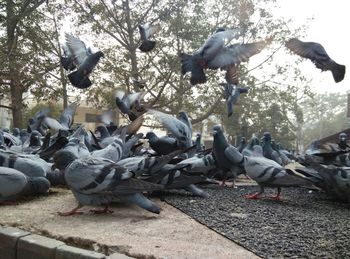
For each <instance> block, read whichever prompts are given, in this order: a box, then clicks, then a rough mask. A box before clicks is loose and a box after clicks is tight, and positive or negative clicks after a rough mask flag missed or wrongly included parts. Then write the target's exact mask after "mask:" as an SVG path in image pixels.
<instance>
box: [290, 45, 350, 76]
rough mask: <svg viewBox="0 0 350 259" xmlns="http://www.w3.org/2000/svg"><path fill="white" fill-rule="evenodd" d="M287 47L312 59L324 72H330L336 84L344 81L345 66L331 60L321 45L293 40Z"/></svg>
mask: <svg viewBox="0 0 350 259" xmlns="http://www.w3.org/2000/svg"><path fill="white" fill-rule="evenodd" d="M286 47H287V48H288V49H290V50H291V51H292V52H293V53H295V54H297V55H299V56H301V57H303V58H308V59H310V60H311V61H312V62H313V63H314V64H315V66H316V67H317V68H319V69H321V70H322V71H327V70H330V71H331V72H332V75H333V78H334V81H335V82H336V83H338V82H340V81H342V80H343V79H344V76H345V66H344V65H339V64H337V63H336V62H335V61H334V60H333V59H331V58H330V57H329V56H328V54H327V52H326V50H325V49H324V47H323V46H322V45H321V44H319V43H316V42H303V41H301V40H298V39H296V38H292V39H290V40H288V41H287V42H286Z"/></svg>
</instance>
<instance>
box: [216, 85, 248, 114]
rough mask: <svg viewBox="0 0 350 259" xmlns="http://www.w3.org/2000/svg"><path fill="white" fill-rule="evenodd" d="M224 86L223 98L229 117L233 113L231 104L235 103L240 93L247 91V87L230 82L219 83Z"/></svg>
mask: <svg viewBox="0 0 350 259" xmlns="http://www.w3.org/2000/svg"><path fill="white" fill-rule="evenodd" d="M220 85H223V86H224V87H225V91H224V93H225V99H226V103H227V115H228V117H230V116H231V115H232V114H233V105H235V104H236V103H237V101H238V98H239V96H240V95H241V94H244V93H247V92H248V88H244V87H238V86H236V85H232V84H227V83H225V84H222V83H221V84H220Z"/></svg>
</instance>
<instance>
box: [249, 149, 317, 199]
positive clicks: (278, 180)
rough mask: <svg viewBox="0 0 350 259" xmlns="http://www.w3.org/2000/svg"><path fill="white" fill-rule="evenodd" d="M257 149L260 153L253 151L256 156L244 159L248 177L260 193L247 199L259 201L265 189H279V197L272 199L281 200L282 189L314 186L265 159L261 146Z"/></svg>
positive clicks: (307, 180) (303, 178) (304, 178)
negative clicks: (256, 184) (255, 183)
mask: <svg viewBox="0 0 350 259" xmlns="http://www.w3.org/2000/svg"><path fill="white" fill-rule="evenodd" d="M256 148H258V149H259V151H258V152H257V151H255V152H254V151H253V153H254V154H255V155H252V156H245V157H244V169H245V171H246V173H247V175H248V176H249V177H250V178H251V179H253V180H254V181H256V182H257V183H258V185H259V187H260V190H259V192H258V193H255V194H252V195H247V196H246V198H247V199H258V198H259V197H260V195H261V194H262V193H263V192H264V188H265V187H277V190H278V191H277V195H275V196H272V197H271V198H273V199H276V200H279V199H280V194H281V188H282V187H299V186H305V187H307V186H312V182H311V181H310V180H309V179H307V178H306V177H302V176H300V175H298V174H296V173H294V172H293V171H292V170H290V169H286V168H284V167H282V166H281V165H280V164H278V163H276V162H275V161H273V160H271V159H267V158H265V157H263V156H262V150H261V146H256Z"/></svg>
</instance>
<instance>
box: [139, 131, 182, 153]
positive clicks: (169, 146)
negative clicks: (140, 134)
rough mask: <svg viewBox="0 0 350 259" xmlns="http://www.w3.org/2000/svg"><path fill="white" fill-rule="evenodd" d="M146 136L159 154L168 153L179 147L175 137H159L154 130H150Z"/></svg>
mask: <svg viewBox="0 0 350 259" xmlns="http://www.w3.org/2000/svg"><path fill="white" fill-rule="evenodd" d="M145 138H146V139H148V143H149V145H150V147H151V148H152V149H153V150H154V151H156V152H157V154H158V155H167V154H170V153H171V152H174V151H175V150H177V149H178V146H177V141H176V139H174V138H171V137H168V136H163V137H158V136H157V135H156V134H155V133H154V132H148V133H147V134H146V137H145Z"/></svg>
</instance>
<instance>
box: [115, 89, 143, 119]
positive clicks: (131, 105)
mask: <svg viewBox="0 0 350 259" xmlns="http://www.w3.org/2000/svg"><path fill="white" fill-rule="evenodd" d="M144 95H145V92H138V93H132V94H125V92H123V91H117V93H116V97H115V102H116V104H117V107H118V108H119V110H120V111H121V112H122V113H123V114H126V115H128V117H129V119H130V120H131V121H134V120H136V118H137V117H139V116H140V115H141V114H143V113H145V112H146V110H145V108H144V107H142V106H141V100H142V98H143V97H144Z"/></svg>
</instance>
